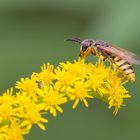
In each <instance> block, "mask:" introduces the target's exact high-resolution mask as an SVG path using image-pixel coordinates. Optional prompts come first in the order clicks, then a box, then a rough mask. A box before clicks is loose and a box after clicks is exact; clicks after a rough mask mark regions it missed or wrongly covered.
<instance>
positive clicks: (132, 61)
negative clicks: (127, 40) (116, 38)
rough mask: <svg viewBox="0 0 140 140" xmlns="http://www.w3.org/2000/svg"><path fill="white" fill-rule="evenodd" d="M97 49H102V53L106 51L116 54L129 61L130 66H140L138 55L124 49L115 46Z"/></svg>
mask: <svg viewBox="0 0 140 140" xmlns="http://www.w3.org/2000/svg"><path fill="white" fill-rule="evenodd" d="M97 48H99V49H101V50H102V51H105V52H107V53H109V54H114V55H117V56H119V57H120V58H121V59H124V60H126V61H128V62H129V63H130V64H137V65H140V57H138V56H137V55H136V54H134V53H132V52H130V51H127V50H125V49H122V48H120V47H116V46H115V45H111V44H110V45H109V46H107V47H105V46H101V45H98V46H97Z"/></svg>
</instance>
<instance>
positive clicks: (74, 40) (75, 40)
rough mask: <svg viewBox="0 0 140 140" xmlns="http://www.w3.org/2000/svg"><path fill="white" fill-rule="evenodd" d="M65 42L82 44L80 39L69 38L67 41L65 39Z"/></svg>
mask: <svg viewBox="0 0 140 140" xmlns="http://www.w3.org/2000/svg"><path fill="white" fill-rule="evenodd" d="M66 41H73V42H78V43H81V42H82V40H81V39H80V38H69V39H66Z"/></svg>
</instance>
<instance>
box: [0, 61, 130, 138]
mask: <svg viewBox="0 0 140 140" xmlns="http://www.w3.org/2000/svg"><path fill="white" fill-rule="evenodd" d="M126 82H127V81H126V80H125V81H124V78H121V77H119V75H118V72H116V71H114V70H113V69H112V68H111V67H106V66H105V65H104V63H103V62H100V61H99V62H97V63H96V64H95V65H94V64H92V63H85V62H84V60H78V61H74V62H73V63H71V62H69V61H68V62H66V63H60V64H59V66H57V67H56V68H54V66H53V65H51V64H49V63H48V64H44V65H43V66H42V67H41V72H39V73H35V72H33V74H32V75H31V77H27V78H21V79H20V81H17V82H16V84H15V89H14V90H15V92H13V88H11V89H9V90H7V91H6V92H5V93H4V94H3V95H2V96H0V140H11V139H12V140H23V139H24V135H25V134H27V133H29V132H30V130H31V128H32V125H33V124H36V125H38V126H39V127H40V128H41V129H42V130H45V126H44V124H45V123H47V122H48V119H47V118H46V117H45V116H44V115H43V114H46V113H50V114H52V115H53V116H54V117H55V116H56V115H57V113H58V112H61V113H62V112H63V109H62V107H61V105H62V104H65V103H67V102H68V101H72V102H73V105H72V108H73V109H75V108H76V107H77V105H78V103H79V102H83V104H84V105H85V106H86V107H88V100H89V99H93V98H98V99H101V100H103V101H105V102H106V103H107V104H108V106H109V108H112V107H114V108H115V110H114V113H115V114H116V113H117V112H118V110H119V108H120V107H121V106H122V105H123V100H124V98H129V97H130V95H129V94H128V91H127V90H126V89H125V87H124V86H123V85H124V84H125V83H126ZM13 93H14V94H13Z"/></svg>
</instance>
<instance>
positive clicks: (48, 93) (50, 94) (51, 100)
mask: <svg viewBox="0 0 140 140" xmlns="http://www.w3.org/2000/svg"><path fill="white" fill-rule="evenodd" d="M38 94H39V96H40V97H41V98H43V103H44V104H45V110H46V111H47V110H49V111H50V113H51V114H52V115H53V116H56V111H59V112H61V113H62V112H63V109H62V108H61V107H60V105H61V104H64V103H66V102H67V98H66V97H65V94H63V93H59V92H58V91H57V90H55V89H54V88H53V87H52V86H50V87H49V88H44V89H41V90H38Z"/></svg>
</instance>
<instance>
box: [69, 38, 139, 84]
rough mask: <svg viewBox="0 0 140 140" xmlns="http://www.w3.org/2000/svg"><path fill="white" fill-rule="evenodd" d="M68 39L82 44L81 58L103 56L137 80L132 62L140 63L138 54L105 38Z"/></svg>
mask: <svg viewBox="0 0 140 140" xmlns="http://www.w3.org/2000/svg"><path fill="white" fill-rule="evenodd" d="M67 41H73V42H78V43H80V44H81V48H80V55H79V56H80V57H81V58H86V57H87V56H89V55H94V56H97V57H102V59H103V61H105V60H108V61H109V62H111V64H113V67H114V68H115V69H118V70H120V71H121V72H122V73H123V74H125V75H126V76H127V78H128V79H129V80H130V81H131V82H135V73H134V70H133V68H132V64H137V65H140V57H138V56H137V55H136V54H134V53H132V52H130V51H128V50H125V49H122V48H120V47H117V46H115V45H112V44H110V43H107V42H105V41H103V40H92V39H85V40H81V39H79V38H70V39H67Z"/></svg>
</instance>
